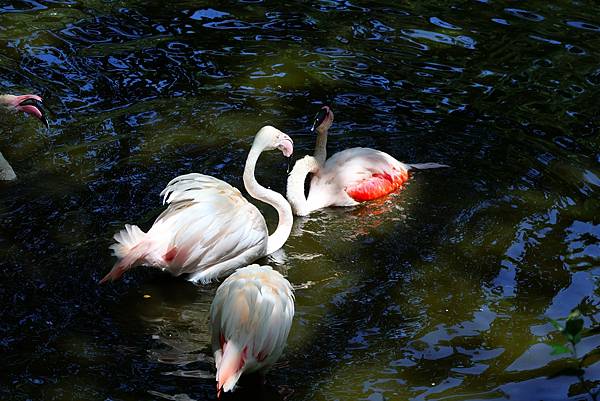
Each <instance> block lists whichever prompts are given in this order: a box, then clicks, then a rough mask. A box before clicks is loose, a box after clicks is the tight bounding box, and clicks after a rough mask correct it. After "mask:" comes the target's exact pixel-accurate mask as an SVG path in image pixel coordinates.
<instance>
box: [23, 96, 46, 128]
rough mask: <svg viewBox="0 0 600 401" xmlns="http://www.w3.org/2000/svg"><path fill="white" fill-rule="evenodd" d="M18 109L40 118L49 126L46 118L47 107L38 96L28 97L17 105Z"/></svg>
mask: <svg viewBox="0 0 600 401" xmlns="http://www.w3.org/2000/svg"><path fill="white" fill-rule="evenodd" d="M17 110H19V111H22V112H24V113H27V114H31V115H32V116H34V117H36V118H38V119H39V120H40V121H41V122H42V124H44V125H45V126H46V128H48V119H47V118H46V109H45V108H44V104H43V103H42V101H41V100H38V99H36V98H33V97H31V98H28V99H25V100H23V101H22V102H21V103H19V104H18V105H17Z"/></svg>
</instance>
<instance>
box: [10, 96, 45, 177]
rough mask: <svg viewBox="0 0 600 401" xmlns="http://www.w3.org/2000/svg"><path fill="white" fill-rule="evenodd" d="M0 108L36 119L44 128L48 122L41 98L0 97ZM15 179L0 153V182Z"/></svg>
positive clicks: (11, 169)
mask: <svg viewBox="0 0 600 401" xmlns="http://www.w3.org/2000/svg"><path fill="white" fill-rule="evenodd" d="M0 107H2V108H4V109H8V110H10V111H14V112H18V111H22V112H24V113H27V114H31V115H32V116H34V117H36V118H38V119H39V120H40V121H42V123H44V125H45V126H46V127H48V120H47V119H46V114H45V112H44V108H43V104H42V98H41V97H39V96H37V95H21V96H15V95H0ZM16 178H17V175H16V174H15V171H14V170H13V168H12V167H11V166H10V164H8V161H6V159H5V158H4V156H2V153H0V180H2V181H12V180H14V179H16Z"/></svg>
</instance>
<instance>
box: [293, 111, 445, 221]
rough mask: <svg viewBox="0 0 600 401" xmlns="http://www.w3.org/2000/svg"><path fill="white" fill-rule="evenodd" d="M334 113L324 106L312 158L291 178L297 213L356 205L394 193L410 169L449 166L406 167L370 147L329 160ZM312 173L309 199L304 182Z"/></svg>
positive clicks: (297, 167) (316, 125) (304, 160)
mask: <svg viewBox="0 0 600 401" xmlns="http://www.w3.org/2000/svg"><path fill="white" fill-rule="evenodd" d="M332 123H333V112H332V111H331V109H330V108H329V107H327V106H324V107H323V108H322V109H321V110H320V111H319V113H317V116H316V118H315V122H314V124H313V127H312V129H311V130H312V131H314V130H316V131H317V143H316V146H315V152H314V155H313V156H305V157H304V158H302V159H300V160H298V161H297V162H296V164H295V165H294V168H293V170H292V172H291V173H290V175H289V177H288V183H287V199H288V201H289V202H290V204H291V205H292V210H293V211H294V214H296V215H298V216H306V215H308V214H310V213H311V212H313V211H315V210H318V209H322V208H325V207H329V206H355V205H358V204H359V203H360V202H364V201H368V200H372V199H377V198H380V197H382V196H385V195H387V194H389V193H391V192H394V191H395V190H397V189H398V188H400V187H401V186H402V184H404V183H405V182H406V181H407V180H408V178H409V171H410V170H411V169H429V168H439V167H448V166H446V165H444V164H439V163H420V164H405V163H402V162H399V161H398V160H396V159H394V158H393V157H392V156H390V155H389V154H387V153H385V152H382V151H379V150H375V149H370V148H351V149H346V150H343V151H341V152H338V153H336V154H334V155H333V156H331V157H330V158H329V159H327V134H328V131H329V128H330V127H331V124H332ZM311 173H312V174H313V176H312V179H311V181H310V190H309V193H308V197H306V196H305V195H304V181H305V179H306V176H307V175H308V174H311Z"/></svg>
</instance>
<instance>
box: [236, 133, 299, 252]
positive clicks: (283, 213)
mask: <svg viewBox="0 0 600 401" xmlns="http://www.w3.org/2000/svg"><path fill="white" fill-rule="evenodd" d="M263 150H264V147H261V146H260V145H256V144H255V145H252V148H251V149H250V152H249V153H248V158H247V159H246V167H245V168H244V187H245V188H246V191H248V193H249V194H250V195H251V196H252V197H253V198H255V199H258V200H259V201H261V202H264V203H266V204H268V205H271V206H273V207H274V208H275V210H277V214H278V215H279V223H278V224H277V229H276V230H275V231H274V232H273V234H271V235H269V240H268V241H267V255H268V254H271V253H273V252H275V251H276V250H278V249H279V248H281V247H282V246H283V244H285V241H287V239H288V237H289V236H290V232H291V231H292V223H293V220H294V216H293V215H292V208H291V207H290V204H289V203H288V202H287V201H286V200H285V198H284V197H283V196H282V195H281V194H279V193H277V192H275V191H272V190H270V189H267V188H265V187H263V186H262V185H260V184H259V183H258V182H257V181H256V178H255V177H254V169H255V167H256V162H257V161H258V157H259V156H260V154H261V153H262V152H263Z"/></svg>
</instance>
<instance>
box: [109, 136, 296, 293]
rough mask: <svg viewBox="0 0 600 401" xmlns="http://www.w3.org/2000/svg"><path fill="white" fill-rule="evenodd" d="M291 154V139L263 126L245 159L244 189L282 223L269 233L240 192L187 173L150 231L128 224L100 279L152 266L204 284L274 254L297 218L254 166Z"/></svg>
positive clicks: (171, 188) (168, 192) (169, 192)
mask: <svg viewBox="0 0 600 401" xmlns="http://www.w3.org/2000/svg"><path fill="white" fill-rule="evenodd" d="M273 149H279V150H280V151H281V152H282V153H283V155H284V156H286V157H289V156H290V155H291V154H292V152H293V142H292V140H291V139H290V137H289V136H287V135H286V134H284V133H283V132H281V131H279V130H278V129H277V128H274V127H271V126H265V127H263V128H261V129H260V130H259V131H258V133H257V134H256V137H255V138H254V143H253V144H252V148H251V149H250V152H249V153H248V158H247V159H246V166H245V168H244V186H245V188H246V190H247V191H248V193H249V194H250V195H251V196H252V197H254V198H256V199H258V200H260V201H262V202H265V203H267V204H269V205H271V206H273V207H274V208H275V209H276V210H277V212H278V214H279V224H278V226H277V229H276V230H275V232H273V234H271V235H269V232H268V228H267V224H266V222H265V219H264V217H263V216H262V214H260V212H259V211H258V209H257V208H256V206H254V205H253V204H251V203H250V202H248V201H247V200H246V199H245V198H244V197H243V196H242V194H241V193H240V191H238V190H237V189H236V188H234V187H232V186H231V185H229V184H227V183H226V182H224V181H221V180H219V179H217V178H214V177H210V176H207V175H203V174H196V173H192V174H186V175H182V176H179V177H176V178H175V179H173V180H172V181H171V182H169V184H168V185H167V187H166V188H165V189H164V190H163V191H162V193H161V195H162V196H164V198H163V203H168V205H169V206H168V207H167V209H166V210H165V211H164V212H162V214H161V215H160V216H158V218H157V219H156V221H155V222H154V224H153V225H152V227H151V228H150V230H149V231H148V232H147V233H144V232H143V231H142V230H141V229H140V228H139V227H137V226H132V225H126V226H125V229H124V230H122V231H121V232H119V233H117V234H116V235H115V236H114V239H115V240H116V241H117V243H115V244H113V245H112V246H111V247H110V248H111V249H112V250H113V252H114V255H115V256H117V257H118V258H119V259H118V260H117V262H116V263H115V265H114V267H113V268H112V270H111V271H110V272H109V273H108V274H107V275H106V276H105V277H104V278H103V279H102V280H101V281H100V283H103V282H105V281H108V280H112V281H114V280H116V279H118V278H119V277H121V275H122V274H123V273H124V272H125V271H127V270H129V269H130V268H132V267H135V266H139V265H149V266H154V267H158V268H160V269H162V270H167V271H168V272H170V273H171V274H173V275H175V276H179V275H181V274H188V275H189V276H188V280H190V281H193V282H202V283H206V282H208V281H210V280H212V279H215V278H217V277H221V276H224V275H226V274H229V273H230V272H231V271H233V270H235V269H237V268H238V267H240V266H245V265H247V264H248V263H251V262H253V261H255V260H256V259H258V258H261V257H263V256H266V255H268V254H270V253H273V252H275V251H276V250H278V249H279V248H281V247H282V246H283V244H284V243H285V241H287V239H288V237H289V235H290V231H291V229H292V222H293V215H292V209H291V207H290V204H289V203H288V202H287V201H286V200H285V198H284V197H283V196H282V195H281V194H279V193H277V192H275V191H272V190H270V189H267V188H265V187H263V186H261V185H260V184H259V183H258V182H257V181H256V178H255V177H254V168H255V166H256V162H257V160H258V157H259V156H260V154H261V153H262V152H263V151H265V150H273Z"/></svg>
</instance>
